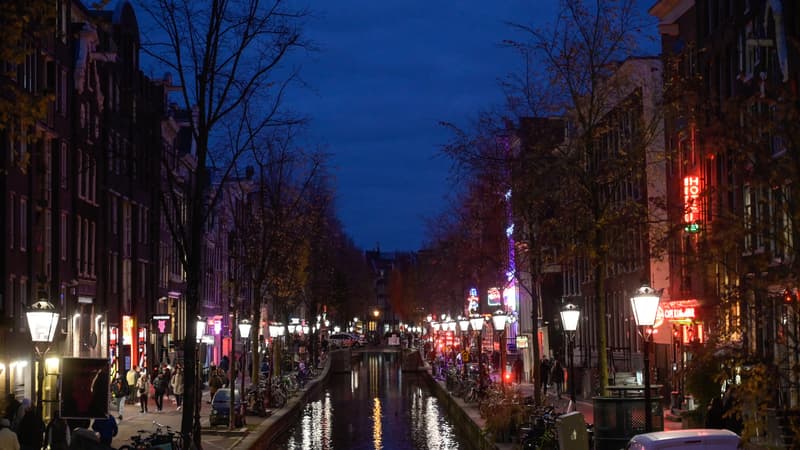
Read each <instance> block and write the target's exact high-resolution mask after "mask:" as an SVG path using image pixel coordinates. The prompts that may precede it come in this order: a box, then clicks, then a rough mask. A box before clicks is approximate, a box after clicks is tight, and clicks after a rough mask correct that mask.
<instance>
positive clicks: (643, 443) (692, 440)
mask: <svg viewBox="0 0 800 450" xmlns="http://www.w3.org/2000/svg"><path fill="white" fill-rule="evenodd" d="M739 441H740V439H739V436H738V435H737V434H736V433H734V432H733V431H729V430H716V429H708V428H698V429H691V430H674V431H656V432H653V433H644V434H638V435H636V436H634V437H632V438H631V440H630V441H629V442H628V445H627V446H626V447H625V448H626V449H627V450H662V449H669V450H674V449H690V450H691V449H694V450H737V449H738V448H739Z"/></svg>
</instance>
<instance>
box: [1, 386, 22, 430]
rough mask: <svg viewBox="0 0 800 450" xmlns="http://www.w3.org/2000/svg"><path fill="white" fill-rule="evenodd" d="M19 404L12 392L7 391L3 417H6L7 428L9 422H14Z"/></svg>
mask: <svg viewBox="0 0 800 450" xmlns="http://www.w3.org/2000/svg"><path fill="white" fill-rule="evenodd" d="M20 405H21V403H20V402H19V400H17V397H16V396H15V395H14V393H13V392H9V393H8V395H6V410H5V418H6V419H8V423H9V428H10V427H11V424H12V423H14V418H15V417H16V416H17V411H18V410H19V407H20ZM12 431H13V430H12Z"/></svg>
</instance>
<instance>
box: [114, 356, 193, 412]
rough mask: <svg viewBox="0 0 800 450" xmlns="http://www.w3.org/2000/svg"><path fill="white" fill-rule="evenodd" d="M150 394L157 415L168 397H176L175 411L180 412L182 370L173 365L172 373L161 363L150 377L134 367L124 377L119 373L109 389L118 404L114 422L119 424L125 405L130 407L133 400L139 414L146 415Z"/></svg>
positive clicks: (180, 367) (167, 366)
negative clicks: (116, 420)
mask: <svg viewBox="0 0 800 450" xmlns="http://www.w3.org/2000/svg"><path fill="white" fill-rule="evenodd" d="M151 392H152V397H153V400H154V401H155V406H156V411H163V409H164V396H165V395H166V396H167V399H169V396H170V395H172V396H174V397H175V404H176V405H177V410H178V411H180V410H181V408H182V407H183V367H182V366H181V365H180V364H176V365H175V368H174V369H172V368H170V366H169V365H167V364H166V363H163V364H162V365H161V367H160V368H157V369H156V371H155V373H153V374H152V375H151V374H149V373H147V372H146V371H142V370H140V369H139V367H137V366H133V367H131V369H130V370H129V371H128V372H127V373H126V374H125V376H122V372H118V373H117V376H116V379H115V380H114V383H113V384H112V385H111V394H112V396H113V397H114V399H115V401H116V404H117V413H118V415H117V418H118V419H119V420H122V418H123V414H124V411H125V404H126V403H131V404H132V403H134V402H136V400H138V405H139V413H148V412H149V402H150V396H151Z"/></svg>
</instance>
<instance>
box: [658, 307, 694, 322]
mask: <svg viewBox="0 0 800 450" xmlns="http://www.w3.org/2000/svg"><path fill="white" fill-rule="evenodd" d="M695 317H696V316H695V311H694V308H664V318H665V319H667V320H679V319H694V318H695Z"/></svg>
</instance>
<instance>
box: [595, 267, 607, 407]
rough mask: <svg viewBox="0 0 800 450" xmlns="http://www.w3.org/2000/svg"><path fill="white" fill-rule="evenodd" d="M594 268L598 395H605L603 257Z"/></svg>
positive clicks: (605, 344)
mask: <svg viewBox="0 0 800 450" xmlns="http://www.w3.org/2000/svg"><path fill="white" fill-rule="evenodd" d="M600 260H601V261H603V262H598V264H597V266H595V268H594V290H595V292H594V294H595V306H596V314H595V330H596V333H597V336H596V338H597V370H598V371H599V372H600V373H599V383H600V385H599V389H600V395H606V388H607V387H608V351H607V348H608V339H607V330H606V310H607V307H606V306H607V305H606V294H605V289H606V282H605V279H604V278H603V276H604V275H603V274H604V273H605V262H604V261H605V256H603V257H602V258H601V259H600Z"/></svg>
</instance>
